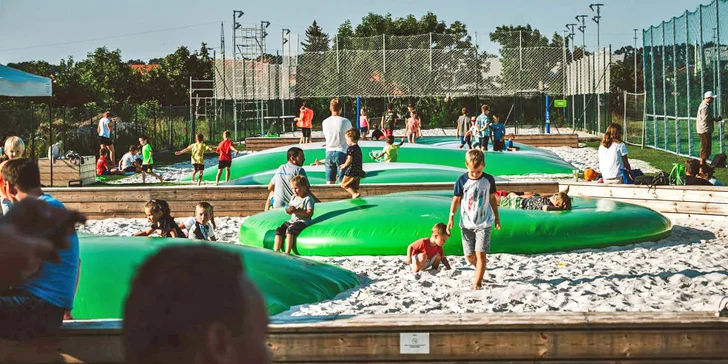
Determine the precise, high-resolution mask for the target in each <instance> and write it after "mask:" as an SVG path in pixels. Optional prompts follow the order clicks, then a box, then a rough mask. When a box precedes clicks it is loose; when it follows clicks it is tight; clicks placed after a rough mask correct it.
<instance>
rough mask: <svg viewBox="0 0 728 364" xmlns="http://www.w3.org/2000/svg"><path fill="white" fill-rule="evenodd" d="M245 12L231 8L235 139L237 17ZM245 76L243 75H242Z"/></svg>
mask: <svg viewBox="0 0 728 364" xmlns="http://www.w3.org/2000/svg"><path fill="white" fill-rule="evenodd" d="M243 14H245V13H244V12H243V11H242V10H233V64H232V66H233V69H232V73H233V75H232V78H233V86H232V99H233V126H234V127H235V140H238V105H237V100H236V98H237V92H236V91H237V87H236V85H235V84H236V77H235V76H236V75H235V70H236V69H237V56H236V55H237V52H238V49H237V48H238V46H237V37H238V35H237V30H238V29H240V27H241V25H240V23H238V19H239V18H240V17H241V16H243ZM243 64H244V62H243ZM243 72H245V69H244V68H243ZM243 77H245V76H243Z"/></svg>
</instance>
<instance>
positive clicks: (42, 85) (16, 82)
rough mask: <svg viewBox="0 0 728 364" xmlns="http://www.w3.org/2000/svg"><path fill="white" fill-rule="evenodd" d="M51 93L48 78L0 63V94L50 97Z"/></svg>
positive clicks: (51, 89) (51, 86)
mask: <svg viewBox="0 0 728 364" xmlns="http://www.w3.org/2000/svg"><path fill="white" fill-rule="evenodd" d="M51 95H53V83H52V81H51V79H50V78H47V77H41V76H36V75H34V74H30V73H27V72H23V71H19V70H16V69H14V68H10V67H8V66H4V65H1V64H0V96H11V97H50V96H51Z"/></svg>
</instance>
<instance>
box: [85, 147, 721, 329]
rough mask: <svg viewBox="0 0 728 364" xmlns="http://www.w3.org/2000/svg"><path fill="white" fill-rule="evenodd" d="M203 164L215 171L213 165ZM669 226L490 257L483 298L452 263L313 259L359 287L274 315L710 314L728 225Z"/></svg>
mask: <svg viewBox="0 0 728 364" xmlns="http://www.w3.org/2000/svg"><path fill="white" fill-rule="evenodd" d="M550 150H552V151H554V152H555V153H557V154H559V155H560V156H561V157H562V158H564V159H565V160H567V161H569V162H571V163H572V164H574V165H576V166H577V167H578V168H579V169H583V168H586V167H592V168H594V167H596V166H597V164H598V163H597V157H596V154H597V153H596V150H595V149H592V148H576V149H572V148H567V147H561V148H550ZM207 162H208V163H209V164H211V165H213V164H214V163H216V162H215V158H210V159H209V160H208V161H207ZM631 163H632V165H633V166H634V168H641V169H642V170H643V171H645V172H650V171H654V169H653V168H652V167H650V166H649V165H648V164H646V163H644V162H641V161H635V160H632V161H631ZM167 168H168V169H166V170H164V171H163V173H165V174H168V175H170V176H177V175H179V176H184V175H186V174H188V173H189V164H187V163H184V164H183V163H180V164H179V165H175V166H170V167H167ZM175 168H176V169H175ZM165 177H166V176H165ZM531 177H532V179H535V180H537V179H538V178H534V177H536V176H531ZM193 209H194V206H190V210H189V212H186V213H185V212H181V211H175V216H176V217H177V218H178V219H177V220H178V221H182V220H184V219H185V218H186V217H188V216H191V215H192V213H193ZM140 212H141V211H140ZM244 219H245V218H226V217H219V218H217V219H216V222H217V225H218V228H217V230H216V235H217V237H218V240H220V241H224V242H230V243H235V242H237V241H238V231H239V227H240V225H241V224H242V222H243V221H244ZM504 223H508V222H504ZM674 223H675V226H674V229H673V234H672V236H670V237H669V238H667V239H663V240H661V241H658V242H647V243H641V244H636V245H630V246H625V247H612V248H605V249H599V250H584V251H576V252H570V253H553V254H540V255H532V256H520V255H509V254H497V255H492V256H489V257H488V264H487V268H488V270H487V272H486V285H485V289H484V290H482V291H472V290H470V287H471V286H472V280H473V275H474V269H473V268H472V267H470V266H468V264H467V262H466V261H465V259H464V258H463V257H460V256H452V257H450V258H449V259H450V262H451V264H452V265H453V269H452V270H444V269H440V270H437V271H434V270H429V271H425V272H421V273H417V274H415V273H412V272H411V270H410V268H409V267H407V266H405V264H404V256H398V257H341V258H320V257H314V258H313V259H316V260H319V261H322V262H326V263H329V264H334V265H337V266H340V267H343V268H346V269H349V270H351V271H353V272H355V273H357V274H358V275H359V279H360V281H361V285H360V286H359V287H356V288H354V289H351V290H349V291H346V292H343V293H341V294H339V295H338V296H337V297H335V298H334V299H332V300H328V301H324V302H319V303H315V304H308V305H301V306H296V307H293V308H292V309H291V310H289V311H287V312H284V313H281V314H280V315H283V316H297V315H307V316H308V315H311V316H317V315H336V314H341V315H348V314H381V313H429V312H432V313H462V312H544V311H579V312H585V311H653V310H660V311H704V310H713V309H714V308H715V307H713V306H714V305H715V300H716V297H717V296H724V295H728V232H727V230H726V228H728V226H727V225H726V224H725V222H718V221H715V222H711V221H695V220H677V221H674ZM147 226H148V223H147V222H146V220H145V219H106V220H91V221H89V222H88V223H87V224H86V225H85V226H84V227H82V228H81V231H83V232H88V233H93V234H102V235H117V236H130V235H132V234H133V233H136V232H138V231H141V230H143V229H144V228H146V227H147ZM403 255H404V252H403Z"/></svg>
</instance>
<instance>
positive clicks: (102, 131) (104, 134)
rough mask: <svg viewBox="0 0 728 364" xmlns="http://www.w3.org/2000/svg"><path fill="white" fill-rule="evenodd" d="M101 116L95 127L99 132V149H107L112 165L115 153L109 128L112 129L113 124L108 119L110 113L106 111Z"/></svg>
mask: <svg viewBox="0 0 728 364" xmlns="http://www.w3.org/2000/svg"><path fill="white" fill-rule="evenodd" d="M102 116H103V117H102V118H101V120H99V126H98V128H97V129H98V132H99V142H100V143H101V149H108V150H109V158H110V159H111V164H112V165H113V164H114V160H115V159H114V157H115V156H116V153H114V143H112V142H111V130H112V129H113V126H112V125H111V119H109V117H110V116H111V113H109V112H108V111H106V112H104V113H103V114H102Z"/></svg>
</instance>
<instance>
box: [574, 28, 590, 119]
mask: <svg viewBox="0 0 728 364" xmlns="http://www.w3.org/2000/svg"><path fill="white" fill-rule="evenodd" d="M588 17H589V16H588V15H577V16H576V17H575V18H576V21H577V22H581V26H579V27H578V28H577V29H579V31H580V32H581V58H582V59H583V58H585V57H586V18H588ZM582 64H584V62H582ZM583 80H586V78H583ZM582 89H586V85H582ZM582 103H583V105H582V107H583V108H584V110H583V111H582V113H581V118H582V121H583V122H584V130H586V93H583V90H582Z"/></svg>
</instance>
